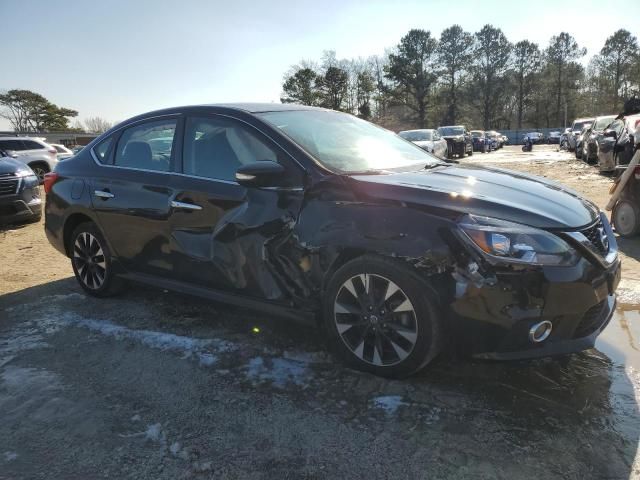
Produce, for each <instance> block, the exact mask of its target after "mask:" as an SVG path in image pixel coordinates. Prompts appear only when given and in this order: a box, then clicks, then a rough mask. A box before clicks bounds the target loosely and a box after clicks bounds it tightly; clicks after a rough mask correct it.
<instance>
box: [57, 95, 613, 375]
mask: <svg viewBox="0 0 640 480" xmlns="http://www.w3.org/2000/svg"><path fill="white" fill-rule="evenodd" d="M45 190H46V192H47V202H46V208H45V214H46V226H45V228H46V233H47V235H48V238H49V240H50V241H51V243H52V244H53V245H54V246H55V247H56V248H57V249H58V250H59V251H60V252H62V253H63V254H65V255H67V256H68V257H69V258H70V259H71V263H72V266H73V270H74V272H75V275H76V277H77V280H78V282H79V284H80V286H81V287H82V288H83V289H84V290H85V291H86V292H87V293H89V294H91V295H94V296H99V297H106V296H109V295H112V294H114V293H116V292H118V291H120V290H121V289H122V287H123V285H124V284H125V282H142V283H146V284H151V285H155V286H158V287H161V288H167V289H173V290H177V291H180V292H184V293H188V294H194V295H198V296H201V297H206V298H210V299H212V300H216V301H225V302H229V303H232V304H237V305H242V306H248V307H252V308H256V309H260V310H262V311H266V312H270V313H273V314H277V315H283V316H287V317H290V318H292V319H297V320H307V321H309V322H312V323H314V324H316V325H317V326H319V327H320V328H322V329H323V330H324V331H325V332H326V335H327V337H328V339H329V343H330V345H331V347H332V348H333V349H335V351H336V352H337V353H338V354H339V355H340V356H341V357H342V358H344V359H345V360H346V361H347V362H348V363H349V364H350V365H352V366H354V367H355V368H358V369H361V370H366V371H369V372H372V373H375V374H378V375H384V376H389V377H399V376H405V375H408V374H411V373H413V372H415V371H417V370H419V369H420V368H422V367H424V366H425V365H426V364H427V363H429V361H430V360H432V359H433V358H434V357H435V356H436V355H437V353H438V352H440V351H442V350H443V349H451V348H456V349H458V350H459V351H461V352H463V353H466V354H470V355H473V356H476V357H481V358H492V359H519V358H530V357H539V356H548V355H557V354H566V353H570V352H576V351H579V350H583V349H587V348H590V347H592V346H593V345H594V342H595V339H596V336H597V335H598V334H599V333H600V332H601V331H602V329H603V328H604V327H605V326H606V325H607V322H608V321H609V319H610V317H611V315H612V312H613V309H614V306H615V290H616V287H617V284H618V282H619V278H620V261H619V259H618V255H617V247H616V241H615V238H614V236H613V234H612V231H611V228H610V226H609V223H608V222H607V219H606V217H605V216H604V215H603V214H602V213H601V212H599V211H598V209H597V207H596V206H595V205H593V204H592V203H590V202H589V201H587V200H585V199H583V198H581V197H580V196H579V195H577V194H576V193H574V192H572V191H570V190H568V189H566V188H564V187H563V186H561V185H558V184H555V183H550V182H548V181H546V180H542V179H540V178H536V177H532V176H527V175H523V174H520V173H515V172H510V171H507V170H498V169H490V168H481V167H477V166H473V167H469V166H463V165H453V164H447V163H443V162H440V161H439V160H437V159H436V158H435V157H433V156H431V155H430V154H428V153H426V152H425V151H424V150H422V149H420V148H418V147H416V146H414V145H413V144H411V143H410V142H407V141H405V140H403V139H401V138H400V137H398V136H396V135H395V134H393V133H391V132H389V131H387V130H384V129H381V128H378V127H376V126H374V125H372V124H370V123H367V122H365V121H363V120H360V119H358V118H355V117H353V116H351V115H347V114H343V113H338V112H334V111H330V110H323V109H318V108H312V107H302V106H294V105H274V104H264V105H261V104H233V105H211V106H193V107H183V108H174V109H168V110H162V111H156V112H152V113H148V114H145V115H140V116H138V117H135V118H132V119H130V120H128V121H126V122H124V123H121V124H120V125H118V126H116V127H114V128H113V129H111V130H110V131H108V132H106V133H105V134H103V135H101V136H100V137H99V138H97V139H96V140H95V141H94V142H93V143H91V144H90V145H89V146H88V147H87V148H84V149H83V150H82V152H80V153H79V154H78V155H76V156H75V157H73V158H71V159H69V160H67V161H65V162H61V163H60V164H58V167H57V168H56V171H55V172H53V173H50V174H48V175H47V177H46V180H45Z"/></svg>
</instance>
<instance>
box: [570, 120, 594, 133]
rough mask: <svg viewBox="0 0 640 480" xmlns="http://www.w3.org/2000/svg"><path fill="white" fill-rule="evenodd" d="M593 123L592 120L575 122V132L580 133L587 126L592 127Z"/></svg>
mask: <svg viewBox="0 0 640 480" xmlns="http://www.w3.org/2000/svg"><path fill="white" fill-rule="evenodd" d="M591 123H592V121H591V120H585V121H583V122H575V123H574V124H573V130H574V131H580V130H582V129H583V128H584V127H585V125H591Z"/></svg>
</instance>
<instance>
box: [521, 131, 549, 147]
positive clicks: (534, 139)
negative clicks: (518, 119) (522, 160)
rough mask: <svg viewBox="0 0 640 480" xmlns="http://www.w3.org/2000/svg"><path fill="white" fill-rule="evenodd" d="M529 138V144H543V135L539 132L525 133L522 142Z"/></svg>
mask: <svg viewBox="0 0 640 480" xmlns="http://www.w3.org/2000/svg"><path fill="white" fill-rule="evenodd" d="M527 137H529V139H530V140H531V143H533V144H537V143H543V142H544V134H543V133H541V132H529V133H525V134H524V135H523V136H522V140H523V141H524V139H525V138H527Z"/></svg>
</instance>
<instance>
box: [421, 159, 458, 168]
mask: <svg viewBox="0 0 640 480" xmlns="http://www.w3.org/2000/svg"><path fill="white" fill-rule="evenodd" d="M452 163H460V162H458V161H457V160H454V161H452V162H450V163H449V162H438V163H427V164H426V165H425V166H424V169H425V170H431V169H432V168H436V167H450V166H451V164H452Z"/></svg>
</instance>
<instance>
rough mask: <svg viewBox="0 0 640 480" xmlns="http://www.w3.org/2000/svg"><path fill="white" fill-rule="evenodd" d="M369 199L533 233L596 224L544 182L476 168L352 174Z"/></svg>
mask: <svg viewBox="0 0 640 480" xmlns="http://www.w3.org/2000/svg"><path fill="white" fill-rule="evenodd" d="M351 178H352V179H353V180H354V181H355V182H356V188H357V189H358V191H361V192H362V193H363V194H365V195H366V196H368V197H370V198H375V199H379V200H392V201H393V200H395V201H400V202H403V203H405V204H409V205H414V206H426V207H433V208H438V209H446V210H450V211H453V212H458V213H460V214H463V213H472V214H475V215H481V216H487V217H493V218H499V219H502V220H507V221H512V222H517V223H522V224H525V225H531V226H534V227H538V228H551V229H574V228H579V227H583V226H585V225H588V224H590V223H592V222H593V221H595V219H596V218H597V215H598V208H597V207H596V206H595V205H594V204H592V203H591V202H589V201H588V200H585V199H584V198H582V197H580V195H578V194H577V193H576V192H574V191H572V190H570V189H568V188H567V187H564V186H563V185H560V184H558V183H554V182H550V181H548V180H545V179H543V178H539V177H535V176H533V175H527V174H523V173H519V172H513V171H509V170H503V169H497V168H488V167H480V166H463V165H455V166H454V165H452V166H444V165H443V166H438V167H435V168H432V169H429V170H421V171H417V172H416V171H414V172H400V173H385V174H381V175H353V176H351Z"/></svg>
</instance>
